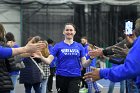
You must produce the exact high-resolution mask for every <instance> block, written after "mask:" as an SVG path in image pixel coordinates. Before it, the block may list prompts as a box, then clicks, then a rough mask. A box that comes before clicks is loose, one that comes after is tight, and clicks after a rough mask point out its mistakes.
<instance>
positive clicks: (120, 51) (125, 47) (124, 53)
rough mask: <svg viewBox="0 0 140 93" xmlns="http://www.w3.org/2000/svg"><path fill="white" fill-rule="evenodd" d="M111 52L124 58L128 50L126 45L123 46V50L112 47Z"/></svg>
mask: <svg viewBox="0 0 140 93" xmlns="http://www.w3.org/2000/svg"><path fill="white" fill-rule="evenodd" d="M113 52H114V53H115V54H119V55H121V56H124V57H125V56H126V55H127V54H128V52H129V49H128V47H127V46H126V44H125V45H124V48H121V47H119V46H114V48H113Z"/></svg>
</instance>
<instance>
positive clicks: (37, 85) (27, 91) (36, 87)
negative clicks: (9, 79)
mask: <svg viewBox="0 0 140 93" xmlns="http://www.w3.org/2000/svg"><path fill="white" fill-rule="evenodd" d="M24 87H25V93H31V90H32V87H33V88H34V91H35V93H41V90H40V83H35V84H28V83H24Z"/></svg>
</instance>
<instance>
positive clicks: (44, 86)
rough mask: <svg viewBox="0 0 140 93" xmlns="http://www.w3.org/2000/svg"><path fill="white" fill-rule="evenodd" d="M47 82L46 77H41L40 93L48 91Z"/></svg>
mask: <svg viewBox="0 0 140 93" xmlns="http://www.w3.org/2000/svg"><path fill="white" fill-rule="evenodd" d="M47 82H48V78H47V79H43V80H42V82H41V93H48V92H47V90H48V89H47Z"/></svg>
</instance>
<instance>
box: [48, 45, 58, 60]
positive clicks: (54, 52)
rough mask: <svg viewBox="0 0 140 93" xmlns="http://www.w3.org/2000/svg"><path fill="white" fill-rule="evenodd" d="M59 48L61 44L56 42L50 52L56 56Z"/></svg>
mask: <svg viewBox="0 0 140 93" xmlns="http://www.w3.org/2000/svg"><path fill="white" fill-rule="evenodd" d="M58 49H59V45H58V44H55V45H54V47H53V48H52V50H51V51H50V52H51V53H50V54H51V55H53V56H54V57H56V55H57V52H58Z"/></svg>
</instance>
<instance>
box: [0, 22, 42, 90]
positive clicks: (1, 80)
mask: <svg viewBox="0 0 140 93" xmlns="http://www.w3.org/2000/svg"><path fill="white" fill-rule="evenodd" d="M4 36H5V29H4V27H3V25H2V24H0V93H10V90H12V89H13V84H12V81H11V78H10V76H9V71H8V67H7V65H6V63H7V62H6V58H10V57H11V56H14V55H19V54H22V53H34V52H36V51H37V50H40V49H41V48H42V47H44V44H42V43H38V44H32V41H33V40H34V38H33V39H32V40H31V41H30V42H29V43H28V44H27V45H26V46H24V47H19V48H5V39H4Z"/></svg>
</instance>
